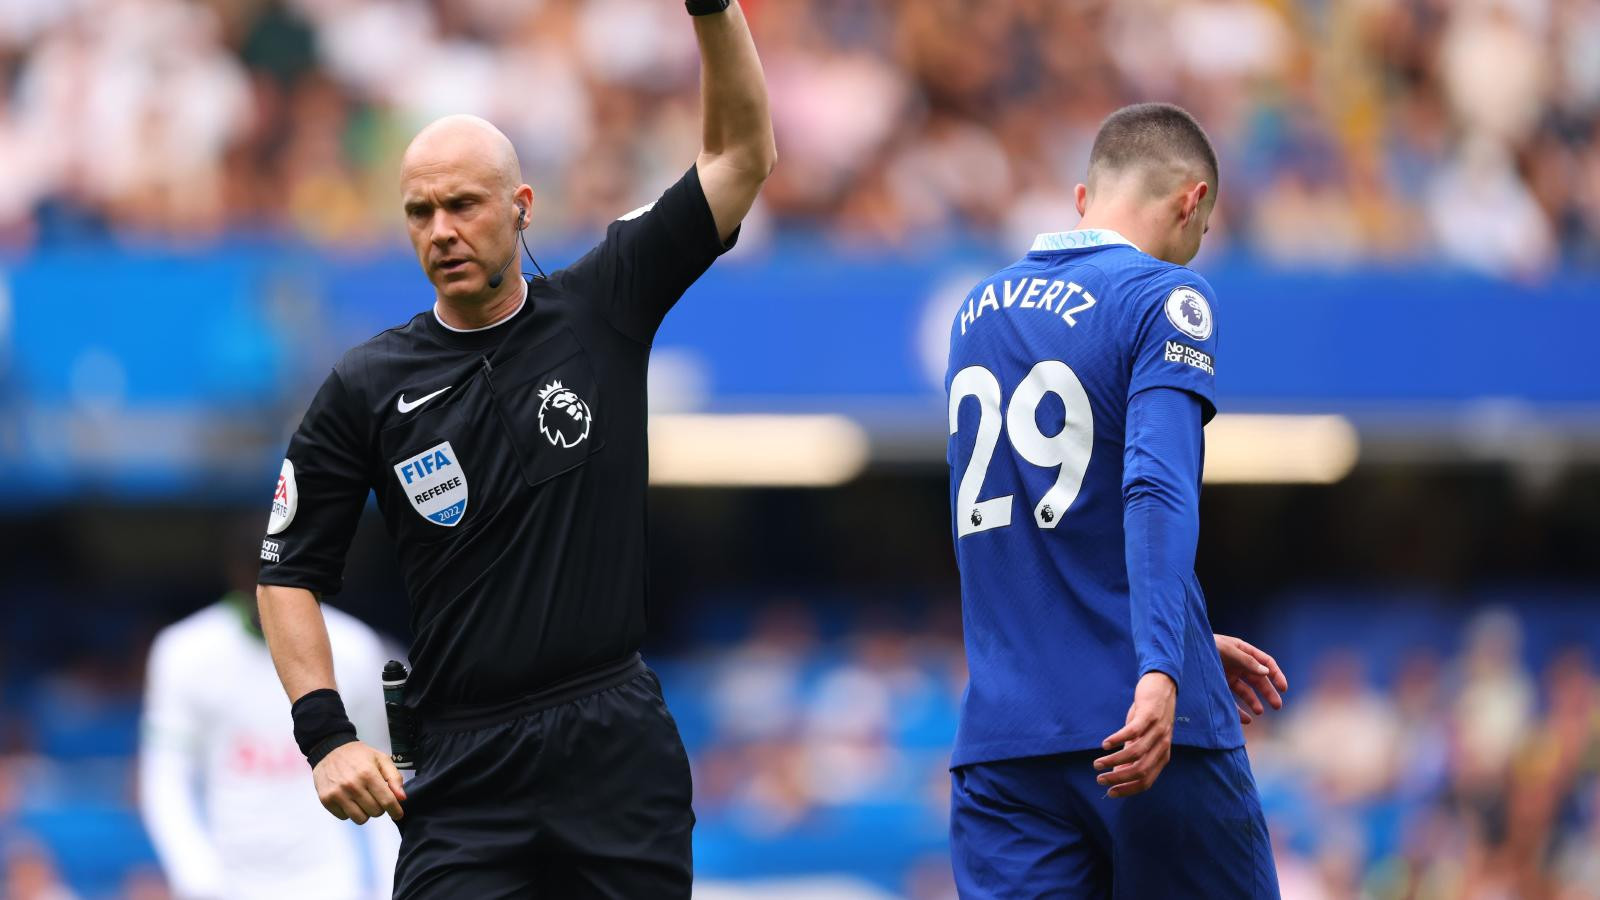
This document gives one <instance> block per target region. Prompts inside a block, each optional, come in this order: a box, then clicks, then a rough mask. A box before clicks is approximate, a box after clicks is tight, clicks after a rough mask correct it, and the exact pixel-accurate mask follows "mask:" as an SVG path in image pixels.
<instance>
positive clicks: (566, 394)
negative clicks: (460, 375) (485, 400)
mask: <svg viewBox="0 0 1600 900" xmlns="http://www.w3.org/2000/svg"><path fill="white" fill-rule="evenodd" d="M490 382H491V385H492V387H493V389H494V390H493V402H494V404H495V407H496V411H497V414H498V418H499V419H500V426H501V428H502V429H503V433H504V434H505V436H506V439H507V440H508V441H509V442H510V444H511V447H512V450H513V453H514V456H515V457H516V460H517V464H518V466H519V467H520V469H521V471H522V477H523V481H524V482H525V483H526V484H528V485H529V486H530V487H531V486H537V485H539V484H542V483H544V482H546V481H549V480H550V479H552V478H555V477H556V476H558V475H563V474H566V473H568V472H571V471H572V470H574V469H576V468H577V467H578V466H581V465H583V464H584V463H585V462H587V461H588V459H589V457H590V456H591V455H593V454H594V453H596V452H597V451H599V450H600V448H601V447H602V446H604V445H605V433H606V426H607V420H606V412H607V410H606V408H605V405H604V402H603V398H602V397H601V396H600V385H599V381H598V380H597V379H596V378H595V374H594V366H593V364H592V363H591V362H590V360H589V354H588V352H587V351H585V350H584V348H583V345H582V344H580V343H579V342H578V339H577V337H576V336H574V335H573V334H572V332H571V331H570V330H567V329H562V330H561V331H560V332H559V333H558V334H556V336H555V337H553V338H551V339H549V340H547V341H545V342H543V343H541V344H537V345H535V346H533V347H529V348H527V349H525V350H522V351H519V352H518V353H516V354H515V355H513V356H511V357H509V358H507V359H505V360H501V361H497V362H496V363H495V366H494V370H493V372H491V373H490Z"/></svg>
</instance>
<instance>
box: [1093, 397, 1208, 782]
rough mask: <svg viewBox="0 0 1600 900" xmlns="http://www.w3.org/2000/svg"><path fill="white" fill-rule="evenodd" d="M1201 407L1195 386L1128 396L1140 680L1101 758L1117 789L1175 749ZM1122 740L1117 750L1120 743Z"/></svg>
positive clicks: (1126, 479) (1152, 774) (1128, 527)
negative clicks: (1123, 721)
mask: <svg viewBox="0 0 1600 900" xmlns="http://www.w3.org/2000/svg"><path fill="white" fill-rule="evenodd" d="M1203 415H1204V410H1203V408H1202V406H1201V400H1200V398H1199V397H1197V396H1195V395H1194V394H1192V393H1190V392H1188V391H1185V390H1181V389H1178V388H1172V387H1155V388H1151V389H1149V390H1146V391H1141V392H1139V393H1137V394H1135V395H1134V396H1133V397H1131V398H1130V399H1129V402H1128V418H1127V431H1126V435H1127V437H1126V440H1125V445H1124V457H1123V480H1122V496H1123V528H1124V531H1125V533H1126V542H1127V543H1126V548H1125V554H1126V558H1127V566H1128V599H1129V602H1130V605H1131V618H1132V625H1133V644H1134V651H1135V653H1136V654H1137V655H1138V667H1139V676H1140V677H1139V682H1138V684H1137V685H1136V686H1135V689H1134V699H1133V705H1132V706H1131V707H1130V708H1129V709H1128V717H1127V722H1126V724H1125V726H1124V727H1123V728H1122V729H1121V730H1119V731H1117V732H1116V733H1114V734H1112V735H1111V736H1109V737H1107V738H1106V740H1105V743H1104V746H1105V749H1107V750H1115V752H1113V753H1110V754H1108V755H1106V756H1104V757H1102V758H1100V759H1098V760H1096V761H1095V767H1096V768H1098V769H1104V770H1109V771H1104V772H1102V774H1101V775H1100V776H1099V781H1100V783H1101V784H1104V785H1106V786H1107V787H1109V788H1110V791H1109V792H1108V795H1109V796H1112V797H1127V796H1131V795H1133V794H1137V793H1139V792H1140V791H1144V790H1146V789H1148V788H1149V787H1150V786H1151V785H1152V784H1154V783H1155V780H1156V778H1157V777H1158V776H1159V775H1160V774H1161V770H1162V768H1164V767H1165V766H1166V764H1167V760H1168V758H1169V757H1170V755H1171V752H1172V720H1173V715H1174V712H1175V710H1176V707H1177V701H1178V687H1179V684H1178V680H1179V678H1180V676H1181V673H1182V672H1183V634H1184V631H1185V630H1186V629H1187V628H1188V627H1189V614H1188V593H1189V581H1190V579H1191V578H1192V573H1193V572H1194V555H1195V546H1196V544H1197V543H1198V542H1199V538H1200V464H1201V446H1202V443H1201V442H1202V433H1201V421H1202V417H1203ZM1118 748H1120V749H1118Z"/></svg>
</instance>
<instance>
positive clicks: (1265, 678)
mask: <svg viewBox="0 0 1600 900" xmlns="http://www.w3.org/2000/svg"><path fill="white" fill-rule="evenodd" d="M1212 637H1213V638H1215V639H1216V642H1217V655H1218V656H1219V657H1221V658H1222V674H1223V676H1224V677H1226V678H1227V679H1228V689H1229V690H1231V691H1233V696H1234V703H1235V705H1237V706H1238V708H1239V723H1240V724H1241V725H1249V724H1250V723H1251V722H1253V721H1255V717H1256V716H1259V715H1263V714H1265V713H1266V711H1267V709H1266V706H1263V705H1262V704H1261V700H1262V698H1263V697H1264V698H1266V701H1267V706H1271V707H1272V708H1273V709H1283V692H1285V691H1287V690H1289V679H1288V678H1287V677H1285V676H1284V674H1283V670H1282V669H1280V668H1278V661H1277V660H1275V659H1273V658H1272V656H1271V655H1270V654H1268V653H1266V652H1265V651H1263V650H1260V649H1257V648H1256V647H1253V646H1251V645H1250V644H1248V643H1246V642H1245V641H1241V640H1239V639H1238V638H1236V637H1229V636H1228V635H1225V634H1214V635H1212Z"/></svg>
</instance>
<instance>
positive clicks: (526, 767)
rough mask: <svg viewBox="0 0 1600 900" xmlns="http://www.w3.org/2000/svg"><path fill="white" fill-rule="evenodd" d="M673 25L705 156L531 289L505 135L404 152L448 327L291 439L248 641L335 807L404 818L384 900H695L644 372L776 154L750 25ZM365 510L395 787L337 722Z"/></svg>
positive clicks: (382, 358) (348, 373) (434, 128)
mask: <svg viewBox="0 0 1600 900" xmlns="http://www.w3.org/2000/svg"><path fill="white" fill-rule="evenodd" d="M687 6H688V11H689V13H690V14H691V15H692V16H694V19H693V22H694V28H695V33H696V35H697V37H698V39H699V45H700V56H701V101H702V117H703V122H702V147H701V151H700V155H699V157H698V159H697V160H696V161H695V164H694V165H693V166H692V167H691V168H690V169H689V170H688V171H687V172H686V173H684V175H683V177H682V178H680V179H679V180H678V181H677V183H676V184H674V185H673V186H672V187H670V188H668V189H667V190H666V192H665V193H664V194H662V195H661V197H660V198H659V199H657V200H656V202H655V203H653V204H651V205H649V206H645V207H642V208H640V209H637V210H634V211H633V212H631V213H628V214H627V215H625V216H623V217H622V218H621V219H619V220H618V221H616V222H613V223H612V224H611V226H610V227H609V228H608V229H607V231H606V236H605V239H604V240H602V241H601V242H600V243H599V244H598V245H597V246H596V247H595V248H594V249H593V250H591V251H590V252H589V253H588V254H587V255H586V256H584V257H583V258H582V259H580V260H579V261H578V262H576V263H575V264H573V265H572V266H571V267H570V268H567V269H565V270H562V271H558V272H555V273H554V274H552V275H550V276H549V277H548V278H544V277H536V278H530V279H525V278H523V277H522V276H521V265H520V263H519V255H518V253H517V237H518V233H519V232H520V231H521V229H523V228H526V227H527V225H528V223H529V221H530V220H531V218H532V216H533V214H534V194H533V189H532V188H530V187H529V186H528V185H526V184H524V183H522V177H521V174H520V171H519V167H518V163H517V158H516V154H515V152H514V151H513V149H512V146H511V144H510V142H509V141H507V140H506V138H505V137H504V136H503V135H502V134H501V133H500V132H499V131H497V130H495V128H494V127H493V126H492V125H490V124H489V123H487V122H484V121H482V120H480V119H475V118H470V117H464V116H453V117H450V118H446V119H442V120H440V121H437V122H435V123H433V124H432V125H429V126H428V127H427V128H425V129H423V131H422V132H421V133H420V134H418V135H417V136H416V138H415V139H414V140H413V141H412V143H411V146H410V147H409V148H408V149H407V151H406V154H405V157H404V160H403V165H402V175H401V193H402V200H403V203H404V210H405V219H406V226H407V229H408V230H409V232H410V236H411V242H412V245H413V246H414V248H415V249H416V253H417V260H418V262H420V263H421V265H422V269H423V271H424V272H425V273H426V274H427V276H428V279H429V281H431V282H432V283H433V288H434V302H433V306H432V309H429V310H426V311H424V312H421V313H419V314H418V315H417V316H415V317H414V318H412V319H411V321H409V322H407V323H406V324H404V325H401V326H399V327H397V328H393V329H390V330H389V331H386V332H384V333H382V334H380V335H378V336H377V337H375V338H372V339H371V340H369V341H367V342H366V343H364V344H362V345H361V346H359V347H356V348H355V349H353V350H351V351H350V352H348V353H346V354H345V355H344V357H343V358H342V359H341V360H340V361H339V363H338V364H337V365H335V366H334V368H333V371H332V373H331V374H330V375H329V376H328V378H327V380H326V381H325V382H324V383H323V385H322V387H321V389H320V390H319V391H318V392H317V395H316V397H315V398H314V399H313V400H312V402H311V406H310V408H309V410H307V412H306V414H305V417H304V419H303V420H302V421H301V423H300V426H299V428H298V429H297V430H296V432H295V434H294V436H293V438H292V439H291V440H290V442H289V451H288V457H287V459H285V460H284V463H283V469H282V473H281V475H280V477H279V479H278V485H277V490H276V492H275V495H274V498H273V504H272V515H271V518H270V520H269V523H268V528H267V535H266V538H265V539H264V540H263V541H262V548H261V559H262V566H261V574H260V577H259V580H260V587H259V589H258V596H259V598H260V607H261V618H262V624H263V626H264V630H265V633H266V637H267V640H268V643H269V645H270V647H271V650H272V657H273V661H274V663H275V664H276V666H277V670H278V675H279V677H280V678H281V679H282V681H283V686H284V689H285V691H286V692H287V693H288V695H289V698H290V700H291V701H292V702H293V714H294V732H295V738H296V740H297V741H298V742H299V745H300V748H301V750H302V751H303V752H304V753H305V754H306V757H307V759H308V761H309V762H310V764H311V766H312V769H313V777H314V780H315V782H316V788H317V794H318V796H319V797H320V799H321V801H322V804H323V806H325V807H326V808H327V809H328V811H329V812H330V813H332V814H333V815H335V816H338V817H339V818H349V819H352V820H354V821H356V822H358V823H360V822H365V821H366V820H368V819H370V818H376V817H378V816H380V815H383V814H384V813H387V814H388V815H389V816H390V817H391V818H392V819H393V820H394V821H395V822H396V823H398V825H399V827H400V831H401V834H402V843H401V848H400V856H399V862H398V864H397V866H396V873H395V882H394V883H395V893H394V896H395V897H397V898H414V897H416V898H421V897H428V898H432V897H449V898H458V897H472V898H493V897H530V896H536V897H561V898H567V897H651V898H656V897H688V896H689V890H690V882H691V879H692V864H691V857H690V840H689V838H690V830H691V828H692V827H693V824H694V815H693V813H692V812H691V810H690V783H689V763H688V759H687V757H686V756H685V754H684V750H683V744H682V741H681V740H680V739H679V737H678V731H677V726H676V725H675V724H674V723H673V720H672V717H671V715H670V714H669V713H668V712H667V708H666V706H665V704H664V703H663V702H662V698H661V690H660V684H659V682H658V681H657V680H656V677H655V674H654V673H653V672H651V671H650V670H649V669H648V668H646V667H645V665H644V663H643V662H642V661H641V660H640V658H639V653H638V649H639V644H640V640H641V638H642V637H643V636H644V632H645V616H646V611H647V605H648V604H647V584H646V575H645V557H646V535H645V489H646V480H647V470H648V464H647V460H646V442H645V368H646V364H647V362H648V359H649V353H650V343H651V341H652V339H653V338H654V336H655V333H656V329H657V327H658V326H659V325H660V324H661V320H662V317H664V316H665V315H666V314H667V311H668V310H669V309H671V308H672V305H673V304H674V303H675V302H677V300H678V298H679V297H680V296H682V294H683V293H684V291H686V290H687V289H688V288H689V286H690V285H691V284H693V283H694V281H695V279H696V278H698V277H699V276H700V275H701V273H703V272H704V271H705V270H706V269H707V268H708V267H709V266H710V265H711V263H712V262H713V261H714V260H715V259H716V258H717V257H718V256H719V255H720V254H722V253H723V252H724V251H726V250H727V249H728V248H729V247H731V246H732V245H733V242H734V240H735V239H736V236H737V234H738V230H739V223H740V221H741V220H742V219H743V218H744V216H745V214H746V213H747V212H748V211H749V209H750V206H751V204H752V203H753V202H754V200H755V197H756V194H757V192H758V191H759V190H760V188H761V185H762V183H763V181H764V180H765V179H766V177H767V175H768V174H769V173H770V172H771V171H772V167H773V165H774V163H775V161H776V150H775V147H774V143H773V136H772V125H771V120H770V118H769V116H768V111H767V95H766V85H765V80H764V78H763V76H762V71H761V63H760V60H759V59H758V58H757V56H756V49H755V45H754V43H753V42H752V40H751V37H750V31H749V28H748V26H747V24H746V22H745V19H744V16H743V14H742V13H741V11H740V9H739V6H738V4H737V3H730V2H729V0H689V2H688V3H687ZM369 490H370V491H374V492H375V493H376V495H377V501H378V507H379V509H380V511H381V512H382V514H383V518H384V522H385V524H386V525H387V527H388V531H389V534H390V536H391V538H392V539H393V540H394V542H395V547H396V551H397V555H398V558H399V563H400V567H401V569H402V572H403V575H404V578H405V583H406V589H407V593H408V594H409V599H410V610H411V627H412V632H413V634H414V643H413V644H412V645H411V651H410V656H411V661H412V663H413V666H414V668H413V671H412V674H411V677H410V680H409V682H408V683H407V685H406V693H405V703H406V705H407V706H408V707H410V708H412V709H413V710H414V711H415V713H416V716H417V718H418V720H419V723H420V724H419V726H418V739H417V754H416V755H417V758H418V761H417V773H416V776H415V777H414V778H413V779H412V780H411V781H410V782H409V783H403V782H402V781H401V778H400V776H399V773H398V772H396V770H395V768H394V766H393V764H392V763H391V761H390V760H389V758H388V757H387V756H386V755H385V754H384V753H381V752H379V751H378V750H376V749H374V748H373V747H372V746H369V745H368V744H367V743H365V742H363V741H362V740H361V739H360V738H362V737H372V736H370V735H360V736H358V735H357V733H356V729H355V727H354V726H353V725H351V724H350V721H349V719H348V718H347V717H346V715H345V710H344V706H343V704H342V702H341V701H340V697H339V692H338V688H339V685H336V684H335V683H334V678H333V667H332V664H331V661H330V657H329V652H328V636H327V630H326V628H325V626H324V623H323V618H322V613H321V610H320V608H319V607H318V600H319V598H320V597H321V596H323V595H327V594H332V593H335V592H336V591H338V590H339V588H340V579H341V570H342V568H343V563H344V556H345V552H346V550H347V548H348V547H349V543H350V538H351V534H352V532H353V531H354V529H355V526H356V521H357V518H358V517H359V515H360V512H361V508H362V506H363V505H364V503H365V501H366V496H367V492H368V491H369ZM378 676H379V673H377V672H373V673H371V677H372V678H374V679H376V678H378ZM346 687H350V686H348V685H347V686H346Z"/></svg>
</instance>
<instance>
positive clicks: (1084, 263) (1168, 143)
mask: <svg viewBox="0 0 1600 900" xmlns="http://www.w3.org/2000/svg"><path fill="white" fill-rule="evenodd" d="M1216 190H1217V157H1216V152H1215V151H1214V150H1213V149H1212V147H1211V142H1210V140H1209V139H1208V138H1207V137H1206V135H1205V132H1204V131H1202V130H1201V128H1200V125H1199V123H1197V122H1195V121H1194V118H1193V117H1192V116H1190V115H1189V114H1188V113H1187V112H1184V111H1183V110H1181V109H1179V108H1177V107H1175V106H1172V105H1170V104H1154V103H1151V104H1142V105H1138V106H1130V107H1125V108H1123V109H1120V110H1118V111H1117V112H1115V113H1113V114H1112V115H1111V116H1110V117H1109V118H1108V119H1106V121H1105V123H1104V124H1103V125H1101V126H1100V132H1099V134H1098V135H1097V136H1096V137H1095V142H1094V148H1093V149H1092V150H1091V151H1090V155H1089V174H1088V184H1087V185H1082V184H1080V185H1078V187H1077V204H1078V212H1079V214H1080V215H1081V216H1082V221H1081V222H1080V224H1079V227H1078V228H1077V229H1075V230H1073V231H1067V232H1057V233H1050V234H1041V235H1039V236H1038V238H1036V239H1035V241H1034V243H1033V248H1032V250H1031V251H1029V253H1028V255H1027V256H1026V257H1024V258H1023V259H1022V260H1020V261H1018V262H1017V263H1014V264H1013V265H1011V266H1009V267H1007V268H1005V269H1002V270H1001V271H1000V272H999V273H997V274H996V275H994V276H992V277H990V278H988V279H985V280H984V281H983V282H981V283H980V284H979V285H978V286H977V287H976V288H973V290H972V292H971V293H970V294H968V296H967V299H966V301H965V303H963V304H962V306H961V308H960V311H959V312H958V314H957V316H956V321H955V323H954V325H953V327H952V331H951V340H950V366H949V373H950V374H949V394H950V434H951V437H950V450H949V458H950V490H951V506H952V512H953V514H954V518H955V541H956V559H957V561H958V563H959V566H960V569H961V606H962V615H963V621H964V623H965V633H966V641H967V663H968V667H969V668H970V670H971V684H970V685H969V687H968V689H967V695H966V697H965V700H964V702H963V705H962V713H961V726H960V730H959V731H958V732H957V735H956V747H955V752H954V754H953V756H952V759H951V767H952V781H953V789H952V794H951V825H950V832H951V856H952V859H953V861H954V865H955V873H956V885H957V887H958V888H959V889H960V891H961V893H962V895H963V896H966V897H974V898H976V897H1020V896H1037V895H1038V894H1039V893H1040V892H1041V891H1042V892H1045V893H1049V894H1051V895H1052V896H1065V897H1085V898H1091V897H1110V896H1113V895H1114V896H1119V897H1239V898H1247V897H1248V898H1266V897H1276V896H1277V895H1278V884H1277V875H1276V870H1275V868H1274V867H1273V864H1272V849H1271V846H1270V841H1269V838H1268V836H1267V824H1266V820H1265V818H1264V817H1263V816H1262V812H1261V803H1260V799H1259V797H1258V796H1257V794H1256V789H1255V783H1254V781H1253V780H1252V779H1251V776H1250V761H1249V758H1248V757H1247V756H1246V755H1245V751H1244V735H1243V734H1242V733H1241V732H1240V729H1239V725H1240V723H1241V722H1242V721H1248V720H1249V713H1247V712H1246V711H1245V709H1244V707H1246V706H1249V707H1252V709H1251V712H1260V711H1261V705H1260V700H1259V699H1258V697H1257V694H1259V697H1265V698H1268V700H1269V702H1270V703H1271V704H1272V705H1273V706H1281V699H1280V697H1279V694H1278V691H1279V690H1287V688H1288V684H1287V683H1286V682H1284V681H1283V680H1282V679H1283V675H1282V673H1281V672H1279V671H1278V669H1277V665H1276V663H1275V662H1274V661H1273V660H1272V659H1271V657H1269V656H1267V655H1266V654H1264V653H1260V651H1257V650H1255V648H1253V647H1251V646H1250V645H1248V644H1245V643H1243V642H1240V641H1238V640H1237V639H1234V638H1225V637H1223V636H1220V635H1217V636H1213V635H1212V633H1211V624H1210V622H1209V619H1208V617H1207V614H1206V606H1205V595H1204V594H1203V593H1201V591H1200V585H1199V582H1198V580H1197V579H1196V577H1195V574H1194V554H1195V545H1196V542H1197V541H1198V540H1199V530H1200V467H1201V459H1202V457H1203V453H1204V451H1203V441H1204V438H1203V436H1202V432H1201V428H1202V427H1203V426H1204V424H1205V423H1206V422H1207V421H1209V420H1210V419H1211V418H1212V416H1214V415H1215V414H1216V391H1215V388H1214V386H1213V379H1214V376H1215V369H1214V363H1213V360H1214V354H1215V352H1216V346H1217V332H1216V323H1215V319H1214V317H1213V315H1214V314H1213V312H1212V310H1213V307H1214V299H1213V293H1212V291H1211V287H1210V285H1208V284H1206V282H1205V280H1204V279H1202V278H1201V277H1200V276H1199V275H1197V274H1195V273H1194V272H1192V271H1190V270H1189V269H1187V268H1184V265H1185V264H1186V263H1188V262H1189V260H1191V259H1193V258H1194V255H1195V253H1197V252H1198V251H1199V249H1200V240H1201V236H1202V235H1204V234H1205V232H1206V228H1207V221H1208V219H1209V218H1210V216H1211V210H1212V208H1213V207H1214V205H1215V203H1216ZM969 401H971V402H969ZM1002 436H1004V438H1005V443H1004V444H1002V443H1001V438H1002ZM1219 654H1220V656H1221V663H1222V664H1221V665H1219V664H1218V658H1219ZM1274 682H1276V683H1274ZM1130 697H1131V699H1132V706H1131V707H1129V706H1128V701H1129V698H1130ZM1236 698H1237V700H1238V703H1239V706H1237V707H1236V706H1235V702H1234V701H1235V699H1236ZM1174 744H1176V745H1178V746H1176V747H1175V746H1174ZM1102 754H1103V755H1102ZM1097 773H1098V776H1097ZM1158 779H1159V781H1158ZM1124 798H1127V799H1124Z"/></svg>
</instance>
